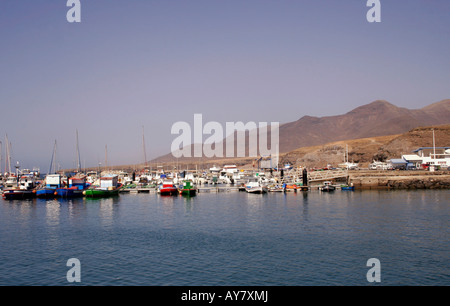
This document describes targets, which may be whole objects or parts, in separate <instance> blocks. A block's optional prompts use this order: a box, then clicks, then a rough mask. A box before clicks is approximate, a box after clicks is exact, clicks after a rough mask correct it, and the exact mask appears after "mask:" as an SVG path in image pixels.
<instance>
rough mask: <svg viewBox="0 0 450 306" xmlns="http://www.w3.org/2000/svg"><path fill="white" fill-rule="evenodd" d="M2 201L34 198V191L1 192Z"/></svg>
mask: <svg viewBox="0 0 450 306" xmlns="http://www.w3.org/2000/svg"><path fill="white" fill-rule="evenodd" d="M2 196H3V199H5V200H23V199H32V198H35V197H36V193H35V192H34V190H15V189H14V190H8V189H6V190H3V195H2Z"/></svg>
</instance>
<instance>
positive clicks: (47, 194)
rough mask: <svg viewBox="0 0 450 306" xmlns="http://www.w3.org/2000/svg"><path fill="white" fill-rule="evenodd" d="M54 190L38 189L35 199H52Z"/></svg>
mask: <svg viewBox="0 0 450 306" xmlns="http://www.w3.org/2000/svg"><path fill="white" fill-rule="evenodd" d="M55 191H56V189H48V188H44V189H38V190H36V197H38V198H54V197H55Z"/></svg>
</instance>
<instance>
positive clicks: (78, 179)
mask: <svg viewBox="0 0 450 306" xmlns="http://www.w3.org/2000/svg"><path fill="white" fill-rule="evenodd" d="M68 184H69V185H68V186H67V187H62V188H57V189H56V190H55V195H56V196H58V197H61V198H76V197H82V196H83V192H84V191H86V190H87V189H88V188H89V187H90V186H91V184H90V183H88V182H87V181H86V175H84V174H81V173H77V174H75V175H74V176H72V177H69V179H68Z"/></svg>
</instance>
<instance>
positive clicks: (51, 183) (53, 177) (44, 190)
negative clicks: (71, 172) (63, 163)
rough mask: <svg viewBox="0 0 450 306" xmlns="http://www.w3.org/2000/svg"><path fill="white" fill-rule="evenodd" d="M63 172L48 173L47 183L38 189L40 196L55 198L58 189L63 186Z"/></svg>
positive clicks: (37, 193)
mask: <svg viewBox="0 0 450 306" xmlns="http://www.w3.org/2000/svg"><path fill="white" fill-rule="evenodd" d="M61 187H63V186H62V182H61V174H48V175H47V176H46V177H45V185H44V186H42V187H40V188H38V189H36V196H37V197H38V198H54V197H55V192H56V189H58V188H61Z"/></svg>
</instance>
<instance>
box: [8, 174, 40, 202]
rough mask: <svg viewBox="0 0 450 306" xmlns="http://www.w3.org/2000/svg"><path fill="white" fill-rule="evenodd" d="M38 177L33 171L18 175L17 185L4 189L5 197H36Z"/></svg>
mask: <svg viewBox="0 0 450 306" xmlns="http://www.w3.org/2000/svg"><path fill="white" fill-rule="evenodd" d="M35 189H36V178H35V176H34V175H33V174H32V173H29V174H24V175H21V176H20V177H18V180H17V183H16V186H13V187H8V188H5V189H4V190H3V199H5V200H21V199H32V198H35V197H36V190H35Z"/></svg>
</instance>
